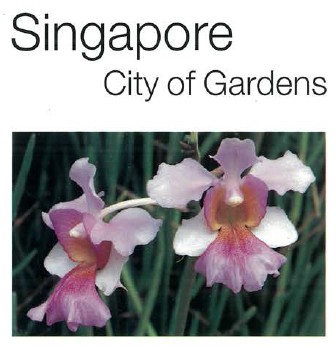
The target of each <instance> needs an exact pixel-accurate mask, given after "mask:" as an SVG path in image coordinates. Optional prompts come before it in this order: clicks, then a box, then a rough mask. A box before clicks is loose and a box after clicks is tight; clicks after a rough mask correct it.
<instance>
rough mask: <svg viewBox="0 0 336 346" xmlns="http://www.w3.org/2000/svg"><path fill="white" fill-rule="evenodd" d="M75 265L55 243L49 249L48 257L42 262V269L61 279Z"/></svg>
mask: <svg viewBox="0 0 336 346" xmlns="http://www.w3.org/2000/svg"><path fill="white" fill-rule="evenodd" d="M77 265H78V263H76V262H73V261H72V260H71V259H70V258H69V256H68V255H67V253H66V252H65V251H64V249H63V247H62V245H61V244H60V243H57V244H56V245H55V246H54V247H53V248H52V249H51V251H50V252H49V254H48V256H47V257H46V258H45V260H44V267H45V268H46V269H47V270H48V272H49V273H50V274H53V275H58V276H59V277H60V278H62V277H63V276H64V275H65V274H67V273H68V272H69V271H70V270H72V269H73V268H75V267H76V266H77Z"/></svg>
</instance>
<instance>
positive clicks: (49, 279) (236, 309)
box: [12, 126, 326, 342]
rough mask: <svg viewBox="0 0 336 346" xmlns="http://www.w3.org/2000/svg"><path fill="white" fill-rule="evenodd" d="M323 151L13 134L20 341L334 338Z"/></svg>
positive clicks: (195, 138)
mask: <svg viewBox="0 0 336 346" xmlns="http://www.w3.org/2000/svg"><path fill="white" fill-rule="evenodd" d="M219 128H220V129H223V128H224V126H219ZM325 146H326V133H325V132H275V131H274V132H192V131H190V132H73V131H72V132H65V131H64V132H63V131H62V132H39V131H36V132H32V131H31V132H26V131H13V132H12V336H15V337H22V336H35V337H40V336H68V337H71V336H186V337H190V336H191V337H196V336H221V337H227V336H237V337H239V336H325V335H326V330H325V319H326V316H325V305H326V304H325V296H326V294H325V289H326V285H325V271H326V270H325V263H326V258H325V255H326V251H325V228H326V220H325V203H326V202H325V195H326V178H325V175H326V153H325V152H326V150H325ZM223 342H225V340H224V341H223Z"/></svg>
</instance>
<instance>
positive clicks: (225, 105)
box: [0, 0, 336, 344]
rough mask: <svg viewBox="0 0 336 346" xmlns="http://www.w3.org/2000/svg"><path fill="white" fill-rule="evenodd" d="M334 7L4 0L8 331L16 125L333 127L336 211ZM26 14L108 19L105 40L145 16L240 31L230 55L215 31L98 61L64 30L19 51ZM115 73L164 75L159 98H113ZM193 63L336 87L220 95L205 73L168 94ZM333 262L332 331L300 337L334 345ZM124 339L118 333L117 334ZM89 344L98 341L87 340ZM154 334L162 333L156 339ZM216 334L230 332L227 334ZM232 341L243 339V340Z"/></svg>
mask: <svg viewBox="0 0 336 346" xmlns="http://www.w3.org/2000/svg"><path fill="white" fill-rule="evenodd" d="M332 3H333V1H322V0H321V1H309V0H308V1H307V0H306V1H301V0H291V1H288V0H282V1H271V0H268V1H261V0H254V1H252V0H250V1H248V0H244V1H239V0H235V1H225V0H221V1H183V0H178V1H176V0H170V1H168V2H163V1H147V0H146V1H126V0H124V1H121V0H119V1H112V0H110V1H69V0H68V1H64V0H57V1H53V2H52V1H27V0H26V1H19V0H16V1H9V0H6V1H4V0H3V1H2V2H1V5H0V38H1V41H0V69H1V70H0V72H1V74H0V83H1V90H0V91H1V93H0V107H1V112H0V116H1V118H0V122H1V127H0V129H1V136H0V143H1V179H0V182H1V186H0V188H1V189H0V191H1V193H2V201H3V202H2V203H1V208H2V210H1V218H0V219H1V232H2V233H1V234H2V235H4V236H5V239H4V240H3V242H2V244H3V251H2V253H1V262H2V266H1V268H2V271H3V273H4V275H5V276H6V278H8V280H5V281H4V283H1V285H0V287H1V289H2V291H1V295H0V296H1V300H4V303H5V304H6V313H5V314H2V318H1V324H0V329H1V335H2V336H3V335H8V336H9V335H10V334H11V318H10V316H11V315H10V314H11V304H10V297H11V295H10V292H11V267H10V261H9V258H11V253H10V246H9V245H8V244H10V242H11V220H10V215H11V202H10V201H11V155H12V152H11V150H12V144H11V136H12V132H13V131H190V130H198V131H326V132H327V154H328V156H327V178H328V184H327V202H328V205H327V216H328V215H329V216H330V215H333V213H334V212H333V209H334V207H335V197H334V193H335V192H336V190H335V183H334V181H333V179H334V177H335V175H336V173H335V157H336V153H335V148H336V144H335V138H336V131H335V130H336V125H335V124H334V118H335V116H336V114H335V107H334V106H335V96H336V95H335V63H336V56H335V42H336V40H335V34H336V30H335V24H334V23H335V20H334V15H335V10H334V9H333V6H332ZM21 12H30V13H32V14H34V15H35V16H37V17H38V18H39V19H40V20H41V24H40V25H39V27H38V29H37V31H38V32H39V33H41V35H42V29H43V24H44V23H45V20H44V13H49V20H48V23H49V24H51V25H52V24H53V23H54V22H57V23H62V22H66V21H68V22H71V23H73V24H75V25H76V27H77V28H78V32H79V31H80V29H81V28H82V26H83V25H85V24H86V23H88V22H96V23H105V25H106V30H105V32H106V42H108V38H109V26H110V25H112V24H114V23H115V22H126V23H128V24H129V25H130V27H131V30H132V32H131V34H132V42H133V43H134V42H135V34H136V32H135V28H136V23H144V22H149V21H151V22H154V23H156V24H157V25H158V26H159V27H160V28H163V29H164V28H165V27H166V26H167V25H169V24H170V23H172V22H182V23H184V24H185V25H186V26H188V27H189V28H190V34H191V41H190V44H191V47H192V43H193V39H192V33H193V26H194V23H196V22H198V23H203V22H208V23H209V24H214V23H216V22H226V23H227V24H228V25H230V27H231V28H232V31H233V44H232V47H231V48H229V49H228V50H227V51H224V52H217V51H214V50H213V49H211V48H209V43H208V41H207V35H201V41H200V50H199V51H197V52H195V51H194V50H193V49H192V48H191V47H190V48H188V49H185V50H184V51H182V52H171V51H169V50H168V49H167V48H166V47H165V46H164V43H163V41H161V48H160V49H158V50H156V51H154V52H144V53H143V54H142V59H141V60H140V61H137V60H136V53H135V51H126V52H124V53H118V52H113V51H111V50H110V49H109V48H108V44H107V43H106V47H105V53H104V56H103V58H102V59H100V60H99V61H96V62H89V61H87V60H85V59H83V57H82V56H81V51H82V48H81V45H80V41H79V40H78V42H77V44H78V46H77V51H76V52H73V51H71V50H70V49H69V42H67V40H66V39H64V40H63V39H62V38H61V39H60V49H59V51H57V52H55V51H53V50H49V51H44V50H43V41H42V42H41V44H40V47H39V48H38V49H36V50H35V51H32V52H19V51H18V50H16V49H14V48H13V46H12V43H11V38H12V37H17V38H18V39H19V37H22V36H20V35H19V34H17V33H15V31H14V29H13V27H12V20H13V18H14V16H15V15H16V14H18V13H21ZM31 27H32V25H31ZM64 33H65V31H64ZM202 33H206V31H204V32H203V31H202ZM51 43H52V42H51ZM89 54H90V52H89ZM112 69H120V70H122V71H125V72H127V71H128V70H132V71H133V72H136V71H139V72H140V73H141V74H142V75H144V76H147V77H148V78H150V79H151V80H152V79H153V78H154V77H156V76H159V77H160V81H159V83H160V85H158V87H157V89H156V92H155V94H154V96H153V98H152V100H151V101H150V102H144V98H143V97H141V96H134V95H133V96H131V97H130V96H119V97H114V96H110V95H108V94H107V93H106V91H105V90H104V87H103V80H104V77H105V74H106V73H107V72H108V71H110V70H112ZM191 69H195V70H197V72H198V76H199V77H201V76H202V75H204V73H206V72H207V71H209V70H212V69H220V70H223V72H225V73H226V74H227V75H228V76H229V75H230V76H234V75H238V76H239V75H242V76H263V75H269V72H270V70H271V69H273V70H274V71H275V73H276V74H277V75H285V76H290V77H294V76H308V77H314V76H324V77H325V78H326V79H327V88H328V92H327V94H326V96H319V97H318V96H313V95H311V96H267V97H265V96H257V95H255V96H245V97H241V96H240V97H233V96H210V95H208V94H207V93H206V92H205V91H204V90H202V89H201V87H202V83H201V79H199V80H198V81H197V82H196V83H195V85H194V86H196V85H198V86H199V87H195V89H194V93H193V95H192V96H187V95H183V96H179V97H173V96H171V95H169V94H168V93H167V91H166V90H165V87H164V85H163V84H161V82H162V83H163V81H166V80H167V78H168V77H171V76H182V77H183V76H185V75H186V74H187V73H188V72H189V70H191ZM327 229H328V235H327V263H329V264H330V263H332V262H334V263H335V256H334V255H333V253H335V250H334V249H333V246H335V245H336V243H335V232H336V230H335V223H334V222H333V220H332V217H328V218H327ZM327 269H328V272H327V284H328V292H327V293H328V295H327V299H328V300H327V313H328V321H327V322H328V324H327V333H328V337H327V338H323V339H322V340H316V339H312V338H310V339H302V338H300V339H295V340H292V341H293V342H299V343H301V342H302V343H303V342H304V343H305V344H306V343H314V344H315V342H322V343H328V342H330V340H331V338H332V337H333V335H334V334H335V328H334V323H333V322H332V319H334V318H333V314H334V311H335V309H336V304H335V299H334V298H333V295H332V294H331V292H335V280H334V277H335V270H334V266H333V265H332V264H330V265H329V266H328V268H327ZM307 303H309V302H307ZM1 306H2V305H1ZM21 340H22V339H21ZM125 340H126V339H118V342H119V343H121V342H125ZM165 340H166V339H165ZM189 340H190V339H189ZM202 340H203V341H202ZM211 340H214V339H211ZM246 340H247V339H246ZM10 341H11V342H13V341H14V339H11V340H10ZM72 341H73V340H72ZM101 341H102V340H101V339H100V341H99V342H101ZM104 341H105V342H107V339H106V340H104ZM156 341H157V340H156ZM166 341H167V342H169V341H168V339H167V340H166ZM48 342H49V341H48ZM80 342H87V341H86V339H85V340H84V339H80ZM108 342H110V341H108ZM111 342H112V341H111ZM146 342H149V340H148V339H146ZM150 342H155V341H154V340H153V339H151V340H150ZM162 342H163V340H162ZM193 342H199V343H200V342H202V343H203V342H204V339H197V340H196V339H194V340H193ZM216 342H225V340H220V339H218V338H217V339H216ZM230 342H241V341H238V338H236V339H233V340H230ZM263 342H265V343H266V342H267V343H269V342H270V340H269V339H267V338H261V339H260V340H258V343H263ZM271 342H276V343H278V342H280V343H283V340H280V339H279V338H275V339H272V341H271Z"/></svg>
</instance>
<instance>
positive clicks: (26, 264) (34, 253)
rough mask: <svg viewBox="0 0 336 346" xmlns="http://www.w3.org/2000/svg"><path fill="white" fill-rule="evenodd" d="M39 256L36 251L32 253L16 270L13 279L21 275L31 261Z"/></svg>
mask: <svg viewBox="0 0 336 346" xmlns="http://www.w3.org/2000/svg"><path fill="white" fill-rule="evenodd" d="M36 254H37V250H36V249H34V250H33V251H31V252H30V253H29V254H28V255H27V256H26V257H25V258H24V259H23V260H22V261H21V262H20V263H19V264H18V265H17V266H16V267H15V268H14V269H13V272H12V277H13V278H15V277H16V276H17V275H19V274H20V273H21V272H22V271H23V270H24V269H25V268H26V267H27V266H28V265H29V263H30V262H31V260H32V259H33V258H34V257H35V255H36Z"/></svg>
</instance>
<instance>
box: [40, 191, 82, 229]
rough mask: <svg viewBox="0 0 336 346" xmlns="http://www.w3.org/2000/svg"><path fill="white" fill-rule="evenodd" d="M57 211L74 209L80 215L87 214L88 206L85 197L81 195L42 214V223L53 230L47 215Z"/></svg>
mask: <svg viewBox="0 0 336 346" xmlns="http://www.w3.org/2000/svg"><path fill="white" fill-rule="evenodd" d="M58 209H74V210H77V211H78V212H80V213H87V212H88V205H87V203H86V197H85V195H82V196H80V197H78V198H76V199H74V200H72V201H68V202H61V203H57V204H55V205H54V206H53V207H52V208H51V209H50V210H49V212H48V213H44V212H42V219H43V221H44V223H45V224H46V225H47V226H48V227H49V228H51V229H54V228H53V225H52V222H51V220H50V217H49V213H50V212H52V211H54V210H58Z"/></svg>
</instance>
